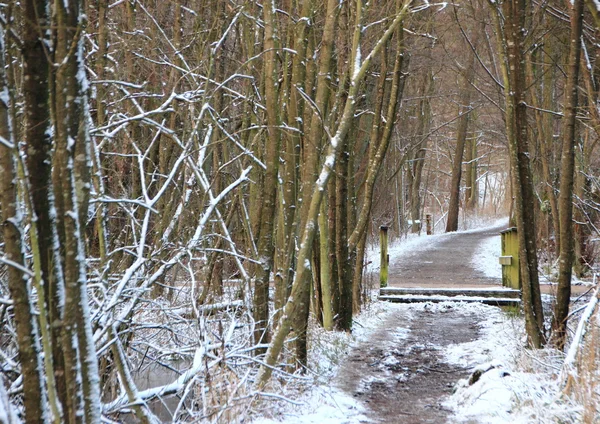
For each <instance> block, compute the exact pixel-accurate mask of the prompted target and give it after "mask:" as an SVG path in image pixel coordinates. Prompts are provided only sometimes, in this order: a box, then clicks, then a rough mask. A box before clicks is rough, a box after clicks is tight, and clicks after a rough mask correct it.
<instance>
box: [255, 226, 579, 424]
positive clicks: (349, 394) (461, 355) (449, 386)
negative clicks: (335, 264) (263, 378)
mask: <svg viewBox="0 0 600 424" xmlns="http://www.w3.org/2000/svg"><path fill="white" fill-rule="evenodd" d="M497 224H498V223H494V225H493V226H494V227H495V226H497ZM447 237H460V233H458V234H454V235H439V236H430V237H423V236H422V237H413V238H409V239H408V240H404V241H402V243H399V244H397V245H393V246H392V248H391V249H390V256H392V257H393V256H394V255H397V257H400V256H406V257H410V256H411V255H415V254H418V252H419V251H423V250H426V249H431V248H432V246H435V245H436V244H437V243H440V242H441V241H443V240H444V239H445V238H447ZM499 244H500V243H499V237H498V236H493V237H487V238H483V239H482V240H481V242H480V244H479V245H478V246H477V248H476V249H475V251H476V254H475V255H474V256H473V259H472V262H471V263H470V266H471V267H472V268H474V269H475V270H477V271H478V272H480V273H483V274H485V275H486V276H487V277H488V278H499V277H500V275H499V273H498V268H499V267H498V262H497V256H498V254H499V248H500V246H499ZM371 259H372V264H371V266H372V267H373V268H375V267H378V265H379V263H378V262H379V261H378V258H377V255H372V256H371ZM457 319H461V320H463V321H464V322H462V323H461V327H460V328H464V329H465V331H464V334H458V333H457V332H456V331H454V332H452V331H448V329H450V328H451V324H452V323H453V322H456V320H457ZM424 322H428V323H426V324H423V323H424ZM425 325H429V326H430V329H427V328H426V327H425ZM440 326H441V327H443V328H442V330H444V331H438V332H437V333H435V330H436V329H438V330H440V328H437V327H440ZM444 326H448V328H446V327H444ZM425 330H427V331H429V333H428V332H427V331H425ZM444 335H448V336H447V337H445V338H444ZM428 336H430V337H428ZM418 337H421V338H420V339H419V338H418ZM423 337H428V338H427V339H426V342H423V340H424V339H423ZM448 338H451V340H449V339H448ZM452 339H454V340H452ZM522 346H524V338H523V322H522V319H521V318H520V317H518V316H517V314H514V313H512V314H511V313H507V312H504V311H502V310H501V309H499V308H497V307H491V306H484V305H479V304H466V303H452V304H450V303H440V304H413V305H396V304H389V303H381V302H375V303H373V304H372V305H371V306H370V308H369V309H367V310H366V311H365V312H363V313H362V314H361V315H360V316H358V317H357V318H356V320H355V323H354V330H353V334H352V335H346V334H339V333H328V332H325V331H323V330H322V329H318V328H315V329H314V331H313V333H312V341H311V353H310V355H311V359H310V361H311V364H312V368H313V370H314V371H315V375H314V376H313V378H311V381H310V382H298V383H294V384H290V385H288V386H287V388H286V389H285V390H284V392H283V393H282V396H285V397H289V398H290V399H291V400H293V404H292V403H291V402H273V403H270V404H269V403H267V404H264V405H263V406H264V408H263V409H262V413H261V416H260V417H256V418H255V419H254V421H253V423H255V424H275V423H307V424H308V423H314V424H317V423H319V424H320V423H332V424H333V423H348V424H351V423H367V422H398V423H413V422H414V423H417V422H432V423H441V422H461V423H462V422H466V423H498V424H499V423H554V422H564V423H576V422H581V415H580V414H581V411H582V405H578V404H576V403H574V402H573V401H572V400H571V399H569V398H567V397H565V396H563V395H562V388H563V385H562V380H561V379H559V377H558V376H559V375H560V371H561V367H562V363H563V355H562V354H561V353H559V352H556V351H553V350H551V349H544V350H541V351H537V352H532V351H529V350H526V349H523V347H522ZM411 352H416V353H415V354H414V355H412V354H411ZM423 352H425V354H423ZM419 355H420V356H419ZM432 358H433V359H432ZM415 361H421V362H415ZM424 361H425V362H424ZM432 361H433V362H432ZM427 379H428V380H427ZM426 380H427V381H429V383H424V381H426ZM436 381H437V382H438V386H439V387H438V388H437V389H435V388H434V387H431V386H432V383H431V382H433V383H435V382H436ZM433 385H435V384H433ZM419 390H421V391H423V390H425V391H424V392H423V393H424V394H422V396H423V397H427V401H426V402H424V403H423V405H418V402H417V401H416V400H415V399H414V398H410V397H408V398H406V397H404V396H406V393H410V392H414V391H419ZM452 392H454V393H452ZM393 402H397V405H398V406H397V407H394V406H392V407H390V406H389V405H390V404H392V405H393ZM419 408H421V409H420V410H419ZM419 411H421V412H419ZM394 414H395V415H394ZM390 417H395V419H393V418H392V419H391V418H390Z"/></svg>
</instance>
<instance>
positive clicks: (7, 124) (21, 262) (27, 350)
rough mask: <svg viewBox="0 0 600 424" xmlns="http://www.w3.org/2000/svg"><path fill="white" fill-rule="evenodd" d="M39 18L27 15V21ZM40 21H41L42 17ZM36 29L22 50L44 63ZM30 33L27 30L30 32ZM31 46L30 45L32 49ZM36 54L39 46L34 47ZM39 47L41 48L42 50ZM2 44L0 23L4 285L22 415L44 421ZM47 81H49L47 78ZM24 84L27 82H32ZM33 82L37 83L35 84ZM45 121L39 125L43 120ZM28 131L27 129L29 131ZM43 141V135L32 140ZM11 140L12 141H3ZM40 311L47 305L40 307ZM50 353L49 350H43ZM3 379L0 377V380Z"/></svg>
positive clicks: (39, 77)
mask: <svg viewBox="0 0 600 424" xmlns="http://www.w3.org/2000/svg"><path fill="white" fill-rule="evenodd" d="M25 7H26V9H25V11H26V13H28V14H30V13H31V12H32V8H33V4H32V3H31V2H26V3H25ZM29 16H31V15H29ZM33 22H38V21H37V20H33V21H30V25H33ZM40 24H43V21H40ZM38 34H39V32H37V31H35V30H34V31H33V32H30V31H26V32H25V35H26V37H24V38H23V42H24V43H26V44H25V45H24V50H23V54H24V56H25V58H26V60H27V59H30V60H31V59H32V58H34V57H38V60H41V61H42V62H44V64H46V65H47V62H46V58H45V57H40V56H38V55H36V52H35V50H37V47H40V48H41V40H39V37H38ZM28 36H31V38H29V37H28ZM30 49H32V50H34V51H31V50H30ZM37 53H38V54H39V53H40V52H39V51H37ZM42 53H43V52H42ZM4 58H5V48H4V28H3V27H2V26H0V139H2V142H0V203H1V204H2V228H3V233H2V236H3V241H4V255H5V258H6V260H8V261H11V262H12V264H14V265H9V266H8V275H7V280H8V289H9V291H10V296H11V298H12V300H13V308H12V309H13V311H14V319H15V326H16V331H17V344H18V348H19V362H20V363H21V373H22V377H23V406H24V407H25V414H24V417H25V421H26V422H27V423H44V422H46V415H45V414H46V407H47V403H46V402H47V400H48V399H47V398H46V396H44V393H45V387H44V386H45V385H44V376H43V374H42V370H43V366H42V363H41V352H40V351H41V348H40V345H39V342H38V338H39V333H38V326H37V320H36V318H35V316H33V314H32V311H33V310H34V307H33V302H32V300H31V298H30V293H31V291H32V288H31V278H30V277H29V276H27V275H26V274H24V273H23V271H22V270H23V269H25V268H26V266H25V257H24V254H23V247H22V245H21V240H22V233H21V232H22V231H23V221H22V217H21V216H22V214H21V212H20V211H19V210H18V209H19V205H18V201H17V187H16V181H17V168H16V161H15V158H16V155H17V154H18V151H17V148H16V146H15V138H14V137H13V134H12V122H11V118H10V115H11V114H10V107H11V105H10V104H9V98H10V97H9V91H8V84H7V79H6V74H5V69H6V68H5V62H4ZM25 63H26V64H28V65H30V66H31V65H37V64H36V63H28V62H27V61H26V62H25ZM25 72H26V75H29V76H30V77H31V78H32V79H34V78H35V81H30V82H33V83H34V84H35V83H37V84H39V83H43V79H44V76H45V75H44V74H41V75H37V74H34V73H32V72H31V70H28V69H26V70H25ZM46 82H47V81H46ZM34 84H31V85H29V84H28V85H27V87H28V88H30V89H31V88H32V86H33V85H34ZM37 84H35V85H37ZM26 107H28V110H29V111H30V112H32V111H33V110H32V109H34V107H35V105H27V104H26ZM36 123H39V121H37V119H36V115H28V120H27V128H28V129H29V127H30V126H31V125H35V124H36ZM42 126H43V125H42ZM29 134H31V133H29ZM27 141H28V142H34V140H32V139H27ZM35 141H38V142H39V141H41V140H35ZM8 143H11V144H12V147H11V146H8V145H7V144H8ZM40 312H41V313H42V314H45V313H46V311H44V310H41V311H40ZM47 353H50V352H47ZM0 384H2V383H0ZM53 421H54V422H60V416H55V417H54V420H53Z"/></svg>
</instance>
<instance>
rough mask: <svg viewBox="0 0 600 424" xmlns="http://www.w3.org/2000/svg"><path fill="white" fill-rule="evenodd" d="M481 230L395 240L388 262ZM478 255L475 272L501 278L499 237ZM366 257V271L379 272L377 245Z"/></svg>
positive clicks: (502, 221) (499, 221)
mask: <svg viewBox="0 0 600 424" xmlns="http://www.w3.org/2000/svg"><path fill="white" fill-rule="evenodd" d="M505 223H507V219H506V218H501V219H497V220H494V221H492V222H488V223H487V225H485V226H484V227H483V229H485V228H496V227H498V226H500V225H502V224H505ZM481 230H482V228H481V227H479V228H473V229H469V230H465V231H457V232H452V233H443V234H434V235H431V236H426V235H418V234H409V235H408V236H406V238H401V239H396V240H395V241H393V242H392V243H390V245H389V247H388V254H389V255H390V262H393V261H394V259H395V258H399V257H418V256H419V255H420V254H421V253H422V252H423V251H425V250H429V249H431V248H433V247H434V246H435V245H436V244H439V243H441V242H443V241H444V240H447V239H448V238H449V237H457V236H460V234H465V233H466V234H468V233H471V232H477V231H481ZM496 240H497V241H496ZM495 243H497V246H498V248H497V250H496V249H495V246H494V245H495ZM478 250H479V253H478V254H477V256H476V257H475V258H474V259H473V262H475V261H477V262H478V264H477V268H476V269H477V270H479V271H481V272H483V273H484V274H485V275H486V276H489V277H494V278H502V269H501V268H500V265H499V263H498V256H500V235H498V236H493V237H490V239H489V240H486V241H485V243H483V244H482V245H481V246H480V247H479V249H478ZM366 257H367V260H366V262H367V271H368V272H376V271H379V267H380V266H381V259H380V256H379V244H375V245H371V246H370V247H369V248H368V249H367V252H366Z"/></svg>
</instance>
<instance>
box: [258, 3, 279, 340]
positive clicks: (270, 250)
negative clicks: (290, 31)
mask: <svg viewBox="0 0 600 424" xmlns="http://www.w3.org/2000/svg"><path fill="white" fill-rule="evenodd" d="M274 7H275V6H274V3H266V4H265V6H264V7H263V18H264V21H265V33H264V38H265V41H264V47H265V52H266V53H265V100H266V107H267V125H268V128H267V145H266V158H265V159H266V160H265V165H266V167H267V169H266V171H265V179H264V187H263V195H262V197H263V206H262V209H261V221H260V236H259V239H258V257H259V261H260V264H258V265H257V266H256V272H255V287H254V321H255V326H256V327H255V330H254V341H255V343H257V344H258V343H268V342H269V340H270V335H269V327H268V323H269V281H270V276H271V270H272V269H273V254H274V249H275V246H274V243H273V230H274V228H275V211H276V208H277V184H278V183H277V176H278V170H279V148H280V139H281V133H280V130H279V127H280V125H281V119H280V116H279V111H278V106H277V67H276V64H277V58H276V51H275V49H276V39H277V28H276V19H275V9H274Z"/></svg>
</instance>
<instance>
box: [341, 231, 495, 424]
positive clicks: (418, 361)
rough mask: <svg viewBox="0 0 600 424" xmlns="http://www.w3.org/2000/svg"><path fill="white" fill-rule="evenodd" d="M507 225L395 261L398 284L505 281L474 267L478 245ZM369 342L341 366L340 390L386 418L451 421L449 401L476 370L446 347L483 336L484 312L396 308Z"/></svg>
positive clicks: (393, 278)
mask: <svg viewBox="0 0 600 424" xmlns="http://www.w3.org/2000/svg"><path fill="white" fill-rule="evenodd" d="M500 229H501V228H500V227H498V228H493V229H486V230H482V231H477V232H470V233H462V234H456V235H449V236H444V237H442V238H439V239H437V240H435V242H434V243H432V244H431V246H423V247H421V248H419V249H418V250H415V251H413V252H412V253H411V254H410V255H404V256H403V257H402V258H391V261H390V262H391V263H390V286H396V287H402V286H405V287H452V286H461V287H476V286H481V285H482V284H485V285H488V286H489V285H490V284H496V285H499V284H500V282H499V281H498V280H496V279H489V278H486V277H485V276H484V275H483V274H481V273H479V272H478V271H476V270H474V269H473V268H472V267H471V259H472V257H473V255H474V254H475V251H476V249H477V246H478V245H479V244H480V243H481V242H482V241H483V240H484V239H486V238H488V237H490V236H493V235H497V234H498V231H499V230H500ZM394 308H397V313H393V314H391V315H389V316H388V318H387V320H386V321H385V322H384V323H382V325H381V327H380V329H379V330H378V331H377V332H376V333H374V334H373V335H372V336H371V337H370V338H369V341H368V342H365V343H362V344H360V345H359V346H358V347H357V348H356V349H355V350H354V351H353V353H352V354H351V355H350V357H349V358H348V362H347V364H346V365H345V366H344V367H343V368H342V369H341V371H340V378H339V388H340V389H342V390H343V391H344V392H346V393H348V394H350V395H352V396H354V397H355V398H356V399H358V400H359V401H361V403H362V404H363V405H364V406H365V407H366V409H367V414H366V415H367V417H368V418H369V419H371V420H373V421H374V422H380V423H406V424H413V423H436V424H438V423H444V422H447V420H448V416H449V415H450V411H448V410H446V409H445V408H444V407H443V406H442V404H441V403H442V402H443V400H444V399H445V398H446V396H448V395H449V394H450V393H451V392H452V388H453V386H454V384H455V383H456V382H457V381H458V380H459V379H461V378H464V377H466V376H467V375H468V373H469V370H468V369H465V368H462V367H457V366H454V365H449V364H447V363H445V362H444V360H443V356H442V353H441V349H443V348H444V347H445V346H448V345H450V344H455V343H464V342H469V341H472V340H475V339H477V337H478V334H479V326H478V321H479V320H480V317H478V316H477V315H475V314H473V313H470V312H467V311H465V310H464V309H462V308H461V307H460V306H459V305H456V306H452V305H449V306H446V307H442V308H440V307H435V308H429V307H426V306H425V307H424V306H423V305H394Z"/></svg>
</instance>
